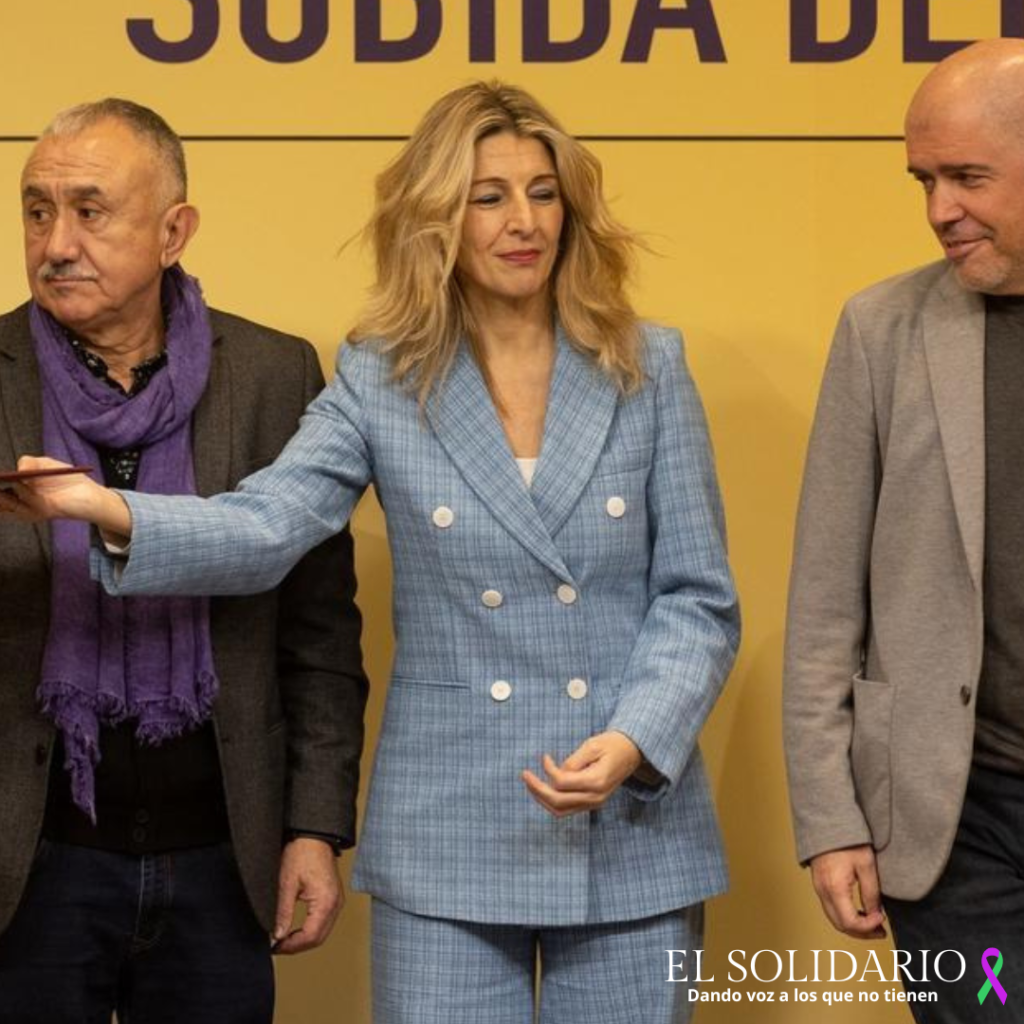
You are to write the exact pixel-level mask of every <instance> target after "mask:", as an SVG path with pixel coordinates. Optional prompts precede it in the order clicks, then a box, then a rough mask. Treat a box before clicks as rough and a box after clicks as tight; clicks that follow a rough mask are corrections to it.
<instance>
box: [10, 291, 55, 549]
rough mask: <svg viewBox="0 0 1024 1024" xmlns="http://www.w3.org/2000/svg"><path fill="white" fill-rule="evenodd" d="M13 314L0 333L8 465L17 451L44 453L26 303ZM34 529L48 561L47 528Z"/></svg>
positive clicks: (40, 393)
mask: <svg viewBox="0 0 1024 1024" xmlns="http://www.w3.org/2000/svg"><path fill="white" fill-rule="evenodd" d="M15 315H16V317H17V319H14V320H13V323H12V325H11V327H10V328H9V329H8V330H6V331H4V333H3V334H2V335H0V393H2V396H3V410H4V415H5V418H6V421H7V436H8V437H9V438H10V450H9V451H7V452H4V453H3V462H4V463H5V464H9V465H10V467H11V468H12V469H13V468H14V465H15V460H16V459H17V458H18V457H19V456H20V455H42V454H45V453H44V452H43V391H42V385H41V384H40V381H39V364H38V363H37V362H36V354H35V348H34V346H33V344H32V334H31V332H30V330H29V321H28V306H22V307H21V309H19V310H17V311H16V314H15ZM35 531H36V535H37V536H38V537H39V543H40V545H41V546H42V549H43V554H44V555H45V557H46V560H47V562H49V560H50V528H49V526H48V525H47V524H46V523H37V524H36V525H35Z"/></svg>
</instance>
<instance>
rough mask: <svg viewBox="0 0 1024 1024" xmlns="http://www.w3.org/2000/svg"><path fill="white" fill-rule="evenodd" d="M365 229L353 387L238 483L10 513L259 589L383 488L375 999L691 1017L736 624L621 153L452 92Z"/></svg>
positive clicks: (504, 1022)
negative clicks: (621, 184)
mask: <svg viewBox="0 0 1024 1024" xmlns="http://www.w3.org/2000/svg"><path fill="white" fill-rule="evenodd" d="M369 235H370V238H371V240H372V242H373V244H374V246H375V251H376V261H377V280H376V285H375V287H374V290H373V294H372V297H371V299H370V302H369V305H368V308H367V310H366V313H365V315H364V316H363V318H362V320H361V321H360V323H359V325H358V326H357V328H356V330H355V331H354V332H353V334H352V336H351V338H350V345H349V347H347V348H346V349H345V351H344V352H343V354H342V357H341V359H340V360H339V366H338V373H337V376H336V378H335V380H334V382H333V383H332V384H331V385H330V386H329V387H328V389H327V390H326V391H325V392H324V393H323V394H322V395H321V396H320V398H318V399H317V400H316V401H315V402H314V403H313V404H312V405H311V406H310V408H309V410H308V413H307V415H306V417H305V419H304V421H303V424H302V428H301V430H300V432H299V434H298V435H297V436H296V437H295V438H294V439H293V441H292V442H291V444H290V445H289V447H288V448H287V449H286V451H285V452H284V453H283V455H282V456H281V457H280V459H279V460H278V461H277V463H275V464H274V465H273V466H271V467H270V468H268V469H266V470H264V471H262V472H261V473H258V474H256V475H255V476H253V477H251V478H249V479H248V480H247V481H245V482H244V483H243V484H242V486H241V488H240V490H239V491H238V492H236V493H234V494H228V495H221V496H219V497H217V498H215V499H212V500H210V501H202V500H199V499H193V498H171V499H159V498H153V497H151V496H149V495H142V494H136V493H127V494H123V495H121V494H119V493H117V492H109V491H104V490H103V489H102V488H99V487H97V486H95V485H93V484H90V483H88V482H83V480H82V478H81V477H77V478H66V479H63V480H62V479H60V478H48V479H47V480H40V481H39V482H38V483H37V484H35V485H33V487H32V489H30V488H29V487H28V486H23V487H21V488H20V490H19V499H17V500H15V499H10V498H9V499H5V500H4V503H3V505H2V506H0V508H3V509H4V510H5V511H6V513H7V514H10V515H20V516H25V517H30V516H43V515H45V516H52V515H73V516H76V517H80V518H87V519H90V520H91V521H93V522H95V523H97V524H98V525H99V526H100V527H101V528H102V529H104V530H105V531H107V533H109V534H111V535H117V536H118V537H122V538H123V537H128V536H130V537H131V553H130V556H129V557H128V559H127V561H124V560H120V561H119V560H118V559H117V558H114V557H109V556H108V557H107V558H106V559H105V561H104V562H103V564H102V566H101V571H102V576H103V580H104V583H105V585H106V586H107V587H108V588H109V589H110V590H111V591H112V592H115V593H123V594H127V593H139V592H146V593H152V592H161V593H188V594H195V593H217V594H221V593H242V592H246V593H247V592H251V591H257V590H261V589H265V588H267V587H270V586H272V585H273V584H274V583H275V582H276V581H277V580H279V579H280V578H281V576H282V575H283V574H284V573H285V572H286V570H287V568H288V567H289V566H290V565H292V564H293V563H294V562H295V560H296V559H297V558H299V557H300V555H301V554H302V553H303V552H305V551H307V550H308V549H309V548H310V547H311V546H312V545H314V544H316V543H317V542H318V541H319V540H321V539H323V538H324V537H326V536H328V535H330V534H332V533H334V532H336V531H337V530H340V529H341V528H342V526H343V525H344V523H345V522H346V521H347V519H348V517H349V514H350V513H351V511H352V508H353V506H354V505H355V503H356V501H357V500H358V498H359V496H360V495H361V494H362V492H363V490H364V489H365V488H366V487H367V485H368V484H370V483H373V484H374V486H375V488H376V490H377V493H378V496H379V497H380V500H381V502H382V504H383V507H384V509H385V515H386V517H387V524H388V536H389V540H390V544H391V554H392V560H393V565H394V595H395V596H394V626H395V636H396V652H395V662H394V667H393V673H392V678H391V685H390V689H389V693H388V700H387V708H386V712H385V717H384V723H383V726H382V729H381V734H380V739H379V744H378V749H377V757H376V765H375V768H374V776H373V782H372V787H371V793H370V800H369V806H368V809H367V814H366V822H365V825H364V828H363V833H362V840H361V843H360V850H359V857H358V861H357V865H356V870H355V879H354V884H355V886H356V888H357V889H360V890H363V891H366V892H369V893H370V894H372V896H373V964H374V1019H375V1020H376V1021H377V1024H527V1022H531V1021H533V1019H534V1016H533V1015H534V1012H535V1007H534V1000H535V993H536V992H538V991H539V993H540V1018H539V1019H540V1020H541V1021H543V1022H545V1024H579V1022H581V1021H588V1022H594V1024H600V1022H608V1024H637V1022H641V1021H642V1022H643V1024H670V1022H672V1024H676V1022H680V1021H685V1020H687V1019H688V1017H689V1014H690V1009H689V1002H688V998H687V988H688V987H689V986H688V983H686V982H680V983H677V984H672V983H668V982H666V980H665V979H666V975H667V974H668V963H667V956H666V950H691V951H692V950H693V949H694V948H699V947H700V945H701V936H702V903H703V900H705V899H706V898H708V897H709V896H712V895H714V894H716V893H718V892H721V891H722V890H723V889H724V888H725V885H726V876H725V867H724V862H723V857H722V852H721V847H720V840H719V835H718V831H717V827H716V824H715V820H714V813H713V809H712V806H711V800H710V797H709V793H708V787H707V783H706V781H705V777H704V771H703V768H702V764H701V757H700V752H699V750H698V747H697V737H698V734H699V732H700V729H701V726H702V724H703V722H704V720H705V719H706V717H707V715H708V713H709V711H710V709H711V707H712V705H713V704H714V701H715V699H716V697H717V695H718V693H719V690H720V688H721V686H722V684H723V682H724V680H725V677H726V675H727V674H728V671H729V668H730V666H731V664H732V660H733V657H734V654H735V650H736V645H737V642H738V634H739V623H738V611H737V605H736V597H735V593H734V590H733V586H732V581H731V578H730V574H729V569H728V565H727V562H726V552H725V537H724V528H723V524H722V517H721V509H720V503H719V497H718V491H717V486H716V482H715V474H714V468H713V464H712V458H711V453H710V449H709V445H708V439H707V434H706V428H705V423H704V417H703V413H702V410H701V406H700V401H699V399H698V397H697V394H696V392H695V390H694V387H693V384H692V382H691V380H690V378H689V376H688V374H687V372H686V369H685V365H684V362H683V357H682V351H681V344H680V337H679V334H678V333H677V332H676V331H674V330H669V329H666V328H661V327H657V326H653V325H649V324H647V325H645V324H641V323H640V322H639V320H638V318H637V316H636V314H635V313H634V311H633V309H632V308H631V306H630V304H629V302H628V300H627V298H626V296H625V279H626V275H627V269H628V267H629V264H630V256H631V250H632V248H633V242H632V238H631V235H630V234H629V232H627V231H626V230H625V229H624V228H622V227H621V226H620V225H619V224H617V223H616V221H615V220H614V219H613V218H612V216H611V214H610V213H609V211H608V208H607V206H606V204H605V201H604V199H603V198H602V194H601V173H600V167H599V164H598V163H597V161H596V159H595V158H594V157H593V156H592V155H591V154H589V153H588V152H587V151H586V150H585V149H584V148H583V147H582V146H581V145H580V144H579V143H577V142H575V141H574V140H573V139H572V138H571V137H570V136H569V135H567V134H566V133H565V132H564V130H563V129H562V128H561V127H560V126H559V125H558V123H557V122H556V121H555V119H554V118H553V117H552V116H551V115H550V114H548V113H547V111H545V110H544V108H543V107H541V106H540V105H539V104H538V103H537V102H536V101H535V100H534V99H533V98H532V97H530V96H529V95H527V94H526V93H524V92H522V91H521V90H519V89H514V88H510V87H508V86H504V85H501V84H484V83H477V84H474V85H470V86H467V87H466V88H463V89H459V90H457V91H455V92H452V93H449V94H448V95H446V96H444V97H443V98H442V99H441V100H440V101H438V102H437V103H436V104H435V105H434V106H433V107H432V108H431V109H430V111H429V112H428V113H427V115H426V116H425V118H424V120H423V121H422V123H421V124H420V126H419V127H418V128H417V130H416V132H415V133H414V134H413V136H412V138H411V140H410V141H409V143H408V144H407V145H406V147H405V148H404V149H403V150H402V152H401V153H400V154H399V156H398V157H397V159H396V160H395V161H394V162H393V163H392V164H391V166H389V167H388V168H387V169H386V170H385V171H384V172H383V174H382V175H381V176H380V178H379V181H378V188H377V205H376V210H375V212H374V215H373V218H372V220H371V223H370V226H369ZM45 464H46V465H49V463H45ZM25 465H26V466H33V465H41V464H38V463H35V462H31V461H26V462H25ZM677 959H678V958H677ZM538 963H539V970H540V984H539V988H538V985H537V977H536V972H537V970H538ZM675 973H676V977H680V978H681V977H682V976H683V975H684V974H686V973H689V976H690V977H691V978H692V977H693V973H692V971H691V972H685V971H682V970H680V971H676V972H675Z"/></svg>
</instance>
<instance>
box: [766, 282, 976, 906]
mask: <svg viewBox="0 0 1024 1024" xmlns="http://www.w3.org/2000/svg"><path fill="white" fill-rule="evenodd" d="M984 331H985V324H984V304H983V302H982V300H981V298H980V297H979V296H978V295H976V294H973V293H970V292H967V291H965V290H964V289H963V288H961V287H960V285H959V284H958V283H957V280H956V278H955V276H954V274H953V272H952V270H951V269H950V268H948V267H947V266H946V265H945V264H934V265H931V266H927V267H924V268H923V269H920V270H917V271H914V272H912V273H910V274H905V275H903V276H900V277H896V278H893V279H891V280H889V281H885V282H883V283H881V284H879V285H876V286H875V287H873V288H869V289H868V290H867V291H865V292H862V293H861V294H859V295H857V296H856V297H854V298H853V299H852V300H851V301H850V302H849V303H848V305H847V306H846V308H845V310H844V311H843V314H842V318H841V319H840V322H839V327H838V329H837V331H836V335H835V339H834V341H833V345H832V352H831V355H830V357H829V360H828V366H827V369H826V371H825V378H824V382H823V384H822V388H821V396H820V398H819V402H818V411H817V415H816V417H815V422H814V429H813V431H812V434H811V441H810V448H809V451H808V455H807V467H806V472H805V477H804V487H803V495H802V498H801V503H800V512H799V519H798V523H797V532H796V548H795V554H794V561H793V572H792V580H791V586H790V599H789V621H788V630H787V642H786V663H785V698H784V713H785V742H786V755H787V761H788V766H789V781H790V794H791V798H792V805H793V818H794V824H795V830H796V838H797V849H798V855H799V857H800V859H801V860H803V861H806V860H807V859H809V858H810V857H812V856H814V855H815V854H818V853H822V852H825V851H827V850H832V849H837V848H839V847H844V846H852V845H857V844H863V843H870V844H872V845H873V846H874V847H875V850H876V851H877V854H878V867H879V871H880V875H881V882H882V888H883V891H884V892H885V893H887V894H889V895H891V896H894V897H897V898H901V899H918V898H920V897H922V896H924V895H925V894H926V893H927V892H928V891H929V889H930V888H931V887H932V886H933V885H934V883H935V881H936V880H937V878H938V876H939V874H940V873H941V871H942V868H943V867H944V865H945V863H946V860H947V859H948V856H949V851H950V849H951V847H952V844H953V839H954V835H955V833H956V828H957V823H958V821H959V818H960V811H961V807H962V805H963V798H964V792H965V789H966V785H967V776H968V772H969V770H970V765H971V755H972V747H973V738H974V709H975V697H976V693H977V685H978V679H979V674H980V671H981V655H982V643H983V638H982V634H983V615H982V580H981V572H982V554H983V552H982V548H983V542H984V523H985V517H984V496H985V436H984V434H985V424H984V408H983V397H984V375H983V371H984Z"/></svg>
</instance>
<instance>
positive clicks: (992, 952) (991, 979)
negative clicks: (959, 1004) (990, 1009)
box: [978, 946, 1006, 1006]
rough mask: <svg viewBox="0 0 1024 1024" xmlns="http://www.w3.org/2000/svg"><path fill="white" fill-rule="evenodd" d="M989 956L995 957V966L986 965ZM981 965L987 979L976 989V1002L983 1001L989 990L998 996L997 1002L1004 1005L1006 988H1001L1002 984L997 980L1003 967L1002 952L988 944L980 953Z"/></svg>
mask: <svg viewBox="0 0 1024 1024" xmlns="http://www.w3.org/2000/svg"><path fill="white" fill-rule="evenodd" d="M990 956H994V957H996V965H995V967H989V965H988V958H989V957H990ZM981 967H982V970H984V972H985V977H986V978H987V979H988V980H987V981H986V982H985V984H984V985H982V986H981V988H980V989H978V1002H979V1003H984V1002H985V1000H986V999H987V998H988V994H989V992H995V994H996V995H997V996H998V997H999V1002H1001V1003H1002V1004H1003V1006H1005V1005H1006V989H1005V988H1003V986H1002V985H1000V984H999V981H998V980H997V979H998V977H999V972H1000V971H1001V970H1002V969H1003V954H1002V953H1000V952H999V950H998V949H996V948H995V946H990V947H989V948H988V949H986V950H985V952H984V953H982V954H981Z"/></svg>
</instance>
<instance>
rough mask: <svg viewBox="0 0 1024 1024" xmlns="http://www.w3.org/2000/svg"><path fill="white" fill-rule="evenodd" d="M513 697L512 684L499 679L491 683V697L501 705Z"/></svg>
mask: <svg viewBox="0 0 1024 1024" xmlns="http://www.w3.org/2000/svg"><path fill="white" fill-rule="evenodd" d="M511 696H512V686H511V684H510V683H507V682H505V680H504V679H498V680H496V681H495V682H493V683H491V697H492V698H493V699H494V700H496V701H498V702H499V703H501V701H503V700H508V699H509V697H511Z"/></svg>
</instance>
